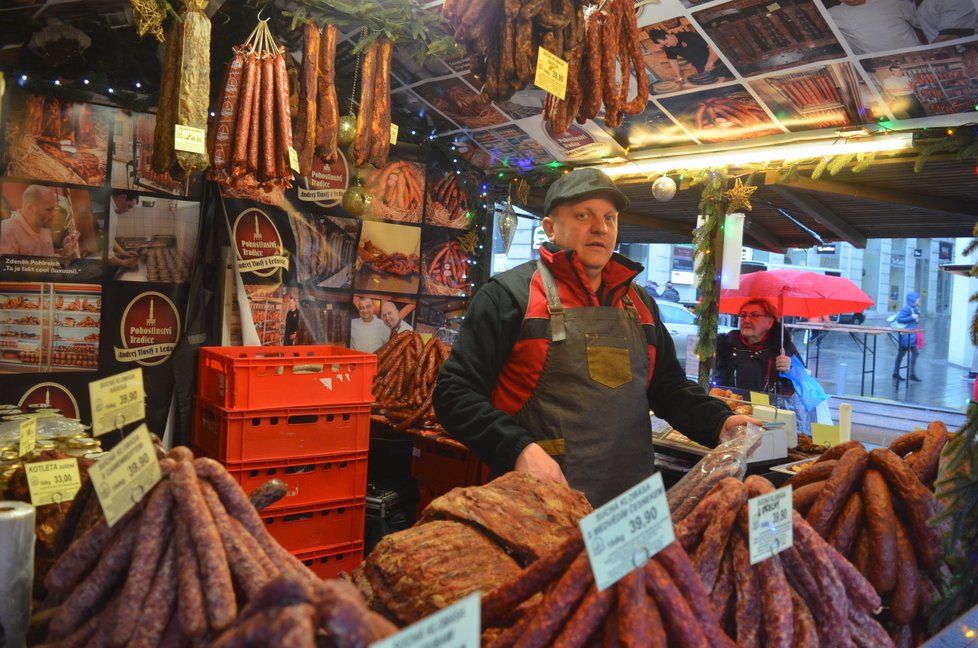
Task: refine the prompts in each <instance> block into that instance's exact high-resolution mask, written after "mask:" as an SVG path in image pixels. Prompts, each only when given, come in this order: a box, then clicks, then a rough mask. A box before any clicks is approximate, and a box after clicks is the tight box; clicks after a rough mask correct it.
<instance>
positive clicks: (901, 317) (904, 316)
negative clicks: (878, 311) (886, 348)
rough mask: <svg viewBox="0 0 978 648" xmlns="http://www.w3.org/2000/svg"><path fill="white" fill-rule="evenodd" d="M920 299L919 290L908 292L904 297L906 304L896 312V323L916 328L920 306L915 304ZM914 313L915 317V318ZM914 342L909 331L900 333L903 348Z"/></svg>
mask: <svg viewBox="0 0 978 648" xmlns="http://www.w3.org/2000/svg"><path fill="white" fill-rule="evenodd" d="M918 299H920V293H919V292H913V291H911V292H908V293H907V298H906V304H904V306H903V308H901V309H900V312H899V313H897V316H896V321H897V323H898V324H902V325H903V326H904V327H905V328H917V326H918V324H919V322H920V307H919V306H917V300H918ZM914 315H916V316H917V317H916V318H915V317H914ZM914 344H916V340H915V339H914V336H913V335H912V334H910V333H901V334H900V346H901V347H903V348H904V349H907V348H910V347H911V346H913V345H914Z"/></svg>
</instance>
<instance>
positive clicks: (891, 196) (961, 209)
mask: <svg viewBox="0 0 978 648" xmlns="http://www.w3.org/2000/svg"><path fill="white" fill-rule="evenodd" d="M769 184H777V182H776V181H775V182H774V183H769ZM787 184H788V186H791V187H797V188H798V189H803V190H805V191H816V192H818V193H827V194H836V195H840V196H848V197H852V198H858V199H860V200H871V201H875V202H882V203H892V204H894V205H903V206H904V207H914V208H917V209H928V210H931V211H939V212H945V213H948V214H963V215H965V216H973V217H975V218H978V207H976V206H975V204H974V203H966V202H962V201H958V200H950V199H947V198H942V197H940V196H932V195H927V194H924V193H919V192H910V191H901V190H899V189H880V188H878V187H871V186H866V185H860V184H855V183H850V182H837V181H835V180H824V179H819V180H812V179H811V178H805V177H799V178H796V179H794V180H792V181H791V182H790V183H787ZM772 188H773V187H772Z"/></svg>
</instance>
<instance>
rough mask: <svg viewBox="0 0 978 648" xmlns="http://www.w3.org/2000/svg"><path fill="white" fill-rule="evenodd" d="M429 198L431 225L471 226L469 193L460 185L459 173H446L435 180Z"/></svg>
mask: <svg viewBox="0 0 978 648" xmlns="http://www.w3.org/2000/svg"><path fill="white" fill-rule="evenodd" d="M428 198H429V201H430V202H429V209H428V215H427V217H426V222H427V223H428V224H429V225H444V226H446V227H468V226H469V224H470V221H469V219H468V216H467V212H468V211H469V194H468V192H467V191H465V190H464V189H463V188H462V187H461V186H460V185H459V182H458V175H456V174H455V172H454V171H451V172H449V173H446V174H445V175H444V176H442V177H441V179H440V180H438V181H437V182H435V184H434V186H433V187H432V189H431V192H430V193H429V194H428Z"/></svg>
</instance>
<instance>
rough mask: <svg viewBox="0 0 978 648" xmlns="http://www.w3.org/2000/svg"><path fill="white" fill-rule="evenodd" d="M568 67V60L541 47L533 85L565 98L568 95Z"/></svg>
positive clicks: (538, 51)
mask: <svg viewBox="0 0 978 648" xmlns="http://www.w3.org/2000/svg"><path fill="white" fill-rule="evenodd" d="M567 68H568V64H567V61H565V60H564V59H562V58H560V57H559V56H556V55H554V54H551V53H550V52H548V51H547V50H545V49H543V47H540V48H539V49H538V50H537V73H536V76H535V77H534V78H533V85H535V86H536V87H538V88H541V89H543V90H546V91H547V92H549V93H550V94H552V95H554V96H556V97H557V98H559V99H563V98H564V97H566V96H567Z"/></svg>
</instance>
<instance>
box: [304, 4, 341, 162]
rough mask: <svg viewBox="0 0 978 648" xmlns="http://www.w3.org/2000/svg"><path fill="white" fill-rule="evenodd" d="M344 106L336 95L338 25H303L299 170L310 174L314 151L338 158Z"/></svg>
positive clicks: (324, 158) (328, 159) (322, 156)
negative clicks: (340, 104)
mask: <svg viewBox="0 0 978 648" xmlns="http://www.w3.org/2000/svg"><path fill="white" fill-rule="evenodd" d="M339 127H340V110H339V104H338V103H337V98H336V27H334V26H333V25H324V26H323V28H322V31H321V32H320V29H319V27H318V26H317V25H316V24H315V23H308V24H307V25H306V26H305V27H303V28H302V81H301V83H300V84H299V113H298V115H297V116H296V122H295V150H296V153H298V155H299V173H300V174H302V175H303V176H305V177H307V178H308V177H309V174H310V173H311V172H312V160H313V155H315V156H316V157H318V158H319V159H320V160H321V161H322V162H323V163H324V164H329V163H331V162H333V161H334V160H335V159H336V152H337V149H338V147H339Z"/></svg>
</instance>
